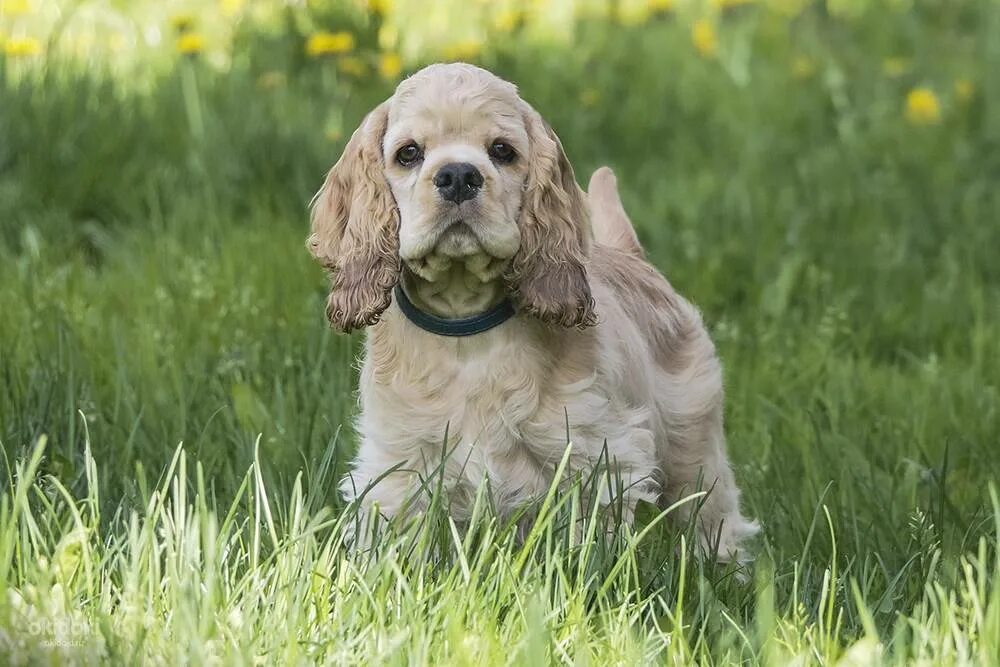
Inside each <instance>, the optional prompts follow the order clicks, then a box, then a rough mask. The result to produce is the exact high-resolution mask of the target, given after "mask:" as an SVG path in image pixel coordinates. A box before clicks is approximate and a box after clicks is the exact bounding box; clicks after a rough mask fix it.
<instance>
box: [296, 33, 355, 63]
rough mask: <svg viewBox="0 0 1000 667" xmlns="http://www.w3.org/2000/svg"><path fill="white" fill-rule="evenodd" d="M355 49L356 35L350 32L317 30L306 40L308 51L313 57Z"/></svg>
mask: <svg viewBox="0 0 1000 667" xmlns="http://www.w3.org/2000/svg"><path fill="white" fill-rule="evenodd" d="M353 49H354V35H352V34H351V33H349V32H317V33H315V34H313V35H310V36H309V39H308V40H306V53H307V54H308V55H309V56H311V57H313V58H318V57H320V56H325V55H330V54H337V53H347V52H348V51H351V50H353Z"/></svg>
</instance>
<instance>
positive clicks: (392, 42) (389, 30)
mask: <svg viewBox="0 0 1000 667" xmlns="http://www.w3.org/2000/svg"><path fill="white" fill-rule="evenodd" d="M398 41H399V28H397V27H396V26H394V25H390V24H388V23H383V24H382V25H381V26H379V29H378V47H379V48H380V49H383V50H385V51H392V50H393V49H395V48H396V42H398Z"/></svg>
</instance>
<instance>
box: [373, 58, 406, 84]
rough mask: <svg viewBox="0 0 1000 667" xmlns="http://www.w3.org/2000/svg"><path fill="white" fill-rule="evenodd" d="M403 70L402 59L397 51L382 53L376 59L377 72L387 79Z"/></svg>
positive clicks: (396, 75)
mask: <svg viewBox="0 0 1000 667" xmlns="http://www.w3.org/2000/svg"><path fill="white" fill-rule="evenodd" d="M402 71H403V59H402V58H400V57H399V54H398V53H392V52H389V53H383V54H382V55H381V56H379V59H378V73H379V74H380V75H382V78H383V79H389V80H390V81H392V80H394V79H396V77H398V76H399V73H400V72H402Z"/></svg>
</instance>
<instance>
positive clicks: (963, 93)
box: [955, 79, 976, 104]
mask: <svg viewBox="0 0 1000 667" xmlns="http://www.w3.org/2000/svg"><path fill="white" fill-rule="evenodd" d="M975 94H976V87H975V86H974V85H973V83H972V82H971V81H969V80H968V79H959V80H958V81H956V82H955V97H956V98H958V101H959V102H962V103H963V104H966V103H968V102H970V101H971V100H972V98H973V96H974V95H975Z"/></svg>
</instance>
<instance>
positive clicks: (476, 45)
mask: <svg viewBox="0 0 1000 667" xmlns="http://www.w3.org/2000/svg"><path fill="white" fill-rule="evenodd" d="M482 51H483V43H482V42H480V41H479V40H478V39H465V40H462V41H460V42H455V43H453V44H449V45H448V46H446V47H444V50H443V52H442V55H443V56H444V58H445V60H475V59H476V58H477V57H478V56H479V54H480V53H482Z"/></svg>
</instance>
